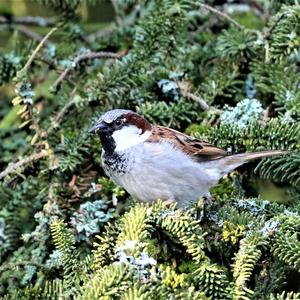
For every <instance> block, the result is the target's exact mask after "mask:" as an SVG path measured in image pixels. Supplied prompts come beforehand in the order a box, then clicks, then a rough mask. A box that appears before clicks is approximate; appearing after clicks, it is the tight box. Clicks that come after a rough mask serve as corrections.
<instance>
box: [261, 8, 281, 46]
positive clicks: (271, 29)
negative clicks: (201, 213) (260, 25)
mask: <svg viewBox="0 0 300 300" xmlns="http://www.w3.org/2000/svg"><path fill="white" fill-rule="evenodd" d="M284 16H285V14H284V13H282V14H281V15H280V16H279V17H278V18H277V20H276V21H275V22H274V24H273V25H272V26H271V27H270V29H269V30H268V31H266V32H265V34H264V38H265V39H266V40H268V39H270V38H271V36H272V33H273V31H274V29H275V28H276V26H277V25H278V23H279V22H280V20H281V19H282V18H283V17H284Z"/></svg>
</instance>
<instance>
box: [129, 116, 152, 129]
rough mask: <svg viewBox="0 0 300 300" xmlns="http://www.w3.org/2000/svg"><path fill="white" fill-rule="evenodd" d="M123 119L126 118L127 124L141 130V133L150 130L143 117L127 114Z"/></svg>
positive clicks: (149, 125)
mask: <svg viewBox="0 0 300 300" xmlns="http://www.w3.org/2000/svg"><path fill="white" fill-rule="evenodd" d="M124 117H125V118H126V120H127V123H129V124H132V125H135V126H136V127H138V128H140V129H142V133H144V132H145V131H146V130H151V124H150V123H149V122H148V121H147V120H146V119H145V118H144V117H142V116H140V115H138V114H136V113H128V114H125V115H124Z"/></svg>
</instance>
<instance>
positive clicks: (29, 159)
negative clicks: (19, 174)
mask: <svg viewBox="0 0 300 300" xmlns="http://www.w3.org/2000/svg"><path fill="white" fill-rule="evenodd" d="M49 155H50V152H49V151H47V150H44V151H41V152H38V153H33V154H32V155H30V156H27V157H25V158H23V159H21V160H19V161H18V162H16V163H14V164H9V165H8V166H7V167H6V169H5V170H4V171H2V172H1V173H0V180H2V179H3V178H5V177H6V176H7V175H9V174H11V173H14V172H15V171H16V170H17V169H18V168H20V167H22V166H25V165H27V164H29V163H31V162H34V161H37V160H39V159H41V158H44V157H47V156H49Z"/></svg>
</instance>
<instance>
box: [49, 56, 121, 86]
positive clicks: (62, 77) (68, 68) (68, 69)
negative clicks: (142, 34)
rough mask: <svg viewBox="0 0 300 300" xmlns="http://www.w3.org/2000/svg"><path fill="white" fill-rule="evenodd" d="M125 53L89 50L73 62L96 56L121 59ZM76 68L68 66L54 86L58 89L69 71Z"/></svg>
mask: <svg viewBox="0 0 300 300" xmlns="http://www.w3.org/2000/svg"><path fill="white" fill-rule="evenodd" d="M124 55H125V53H113V52H103V51H100V52H89V53H84V54H80V55H78V56H77V57H75V58H74V60H73V63H74V65H75V66H76V65H77V64H78V63H79V62H81V61H83V60H88V59H96V58H113V59H119V58H121V57H122V56H124ZM72 69H74V67H73V66H69V67H67V68H66V69H65V70H64V71H63V72H62V73H61V74H60V76H59V77H58V78H57V80H56V81H55V82H54V84H53V88H54V89H56V88H57V87H58V86H59V85H60V83H61V82H62V81H63V80H64V79H65V77H66V76H67V75H68V73H69V72H70V71H71V70H72Z"/></svg>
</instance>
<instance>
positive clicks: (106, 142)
mask: <svg viewBox="0 0 300 300" xmlns="http://www.w3.org/2000/svg"><path fill="white" fill-rule="evenodd" d="M99 136H100V140H101V144H102V147H103V149H104V150H105V152H106V153H107V154H109V155H112V154H113V153H114V151H115V149H116V143H115V141H114V139H113V137H112V132H111V131H108V130H107V131H106V130H105V131H100V133H99Z"/></svg>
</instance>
